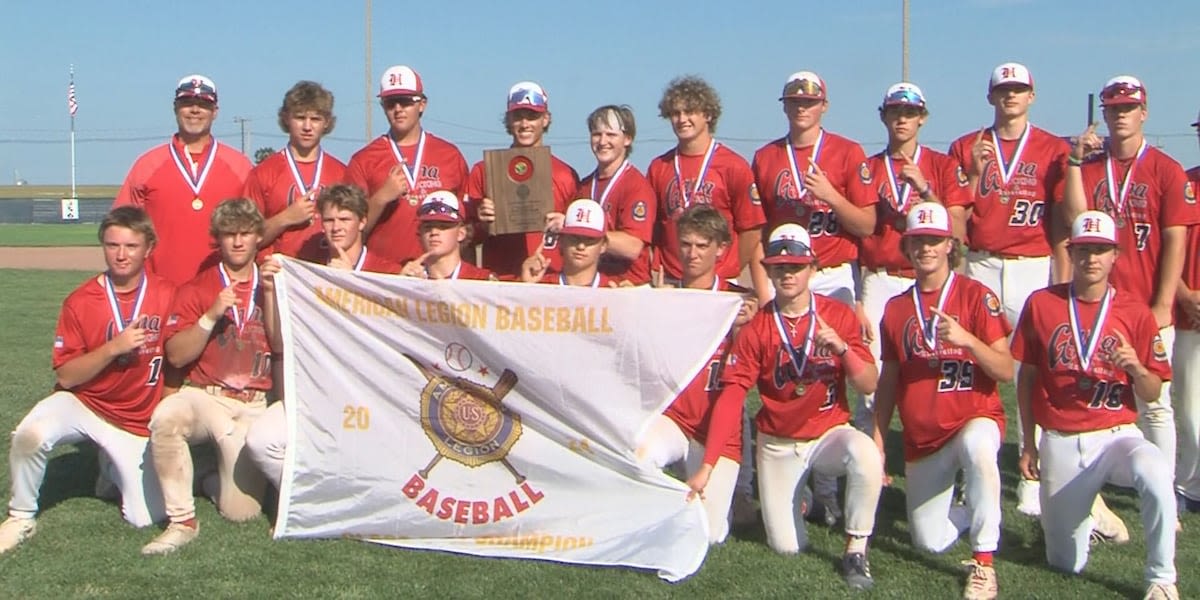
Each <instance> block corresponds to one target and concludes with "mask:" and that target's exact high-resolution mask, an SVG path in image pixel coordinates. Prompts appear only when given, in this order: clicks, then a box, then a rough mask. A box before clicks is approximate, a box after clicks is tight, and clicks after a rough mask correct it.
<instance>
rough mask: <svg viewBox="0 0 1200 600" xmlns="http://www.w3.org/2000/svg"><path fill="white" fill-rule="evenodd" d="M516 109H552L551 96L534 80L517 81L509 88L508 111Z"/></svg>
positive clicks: (540, 110) (537, 110)
mask: <svg viewBox="0 0 1200 600" xmlns="http://www.w3.org/2000/svg"><path fill="white" fill-rule="evenodd" d="M514 110H532V111H533V112H546V111H547V110H550V97H549V96H547V95H546V90H545V89H543V88H542V86H540V85H538V84H536V83H534V82H532V81H522V82H519V83H516V84H514V85H513V86H512V87H511V88H509V90H508V110H507V112H512V111H514Z"/></svg>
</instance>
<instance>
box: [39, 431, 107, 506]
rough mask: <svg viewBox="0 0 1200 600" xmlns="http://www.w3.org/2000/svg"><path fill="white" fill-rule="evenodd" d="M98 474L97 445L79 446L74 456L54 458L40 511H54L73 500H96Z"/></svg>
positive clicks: (47, 477)
mask: <svg viewBox="0 0 1200 600" xmlns="http://www.w3.org/2000/svg"><path fill="white" fill-rule="evenodd" d="M98 473H99V467H98V466H97V463H96V446H95V445H94V444H89V443H81V444H76V445H75V450H74V451H73V452H72V451H69V450H68V451H67V452H64V453H62V454H59V455H57V456H54V457H53V458H51V459H50V460H49V461H48V462H47V463H46V476H45V479H44V480H43V481H42V491H41V495H40V496H39V498H38V507H39V510H40V511H46V510H50V509H51V508H54V507H55V506H57V505H59V504H61V503H63V502H66V501H67V500H70V499H72V498H91V497H94V496H95V495H96V475H97V474H98Z"/></svg>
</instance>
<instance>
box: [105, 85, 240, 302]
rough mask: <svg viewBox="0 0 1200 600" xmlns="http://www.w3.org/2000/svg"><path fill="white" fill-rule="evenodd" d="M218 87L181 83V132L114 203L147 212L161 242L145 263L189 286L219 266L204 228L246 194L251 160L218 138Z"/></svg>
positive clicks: (128, 179)
mask: <svg viewBox="0 0 1200 600" xmlns="http://www.w3.org/2000/svg"><path fill="white" fill-rule="evenodd" d="M216 119H217V86H216V84H214V83H213V82H212V80H211V79H209V78H207V77H205V76H203V75H188V76H187V77H184V78H183V79H181V80H179V84H178V85H176V86H175V122H176V124H178V126H179V131H178V132H177V133H176V134H175V135H174V136H172V138H171V140H170V141H169V142H167V143H166V144H163V145H161V146H158V147H155V148H152V149H151V150H150V151H148V152H146V153H145V154H143V155H141V156H139V157H138V159H137V161H135V162H134V163H133V167H132V168H130V169H129V174H128V175H126V176H125V183H123V184H122V185H121V190H120V191H119V192H117V199H116V201H115V202H113V206H114V207H117V206H125V205H133V206H139V207H141V208H143V209H145V210H146V213H147V214H149V215H150V220H151V221H153V222H154V229H155V230H156V231H157V232H158V239H159V240H161V242H162V244H161V245H160V246H159V248H158V251H157V252H155V253H154V254H153V255H152V256H151V257H150V258H149V260H148V262H147V263H146V267H147V269H148V270H149V271H150V272H151V273H157V274H159V275H162V276H163V277H165V278H167V280H169V281H170V282H171V283H174V284H175V285H183V284H184V283H187V281H188V280H190V279H191V278H193V277H195V276H196V273H198V272H200V270H202V269H204V268H207V267H211V266H213V265H214V264H216V260H217V259H216V257H215V256H214V255H213V252H212V246H211V245H210V244H209V239H208V236H206V235H205V233H204V232H205V231H206V230H207V228H208V222H209V219H210V218H211V217H212V213H213V208H215V207H216V205H217V203H218V202H220V201H222V200H224V199H226V198H233V197H237V196H238V195H240V194H241V193H242V187H243V186H244V185H245V182H246V176H247V175H248V174H249V173H250V161H249V160H247V159H246V157H245V156H242V155H241V154H240V153H239V152H238V151H237V150H234V149H233V148H230V147H229V146H226V145H225V144H222V143H220V142H218V141H216V140H215V139H213V136H212V124H213V121H215V120H216Z"/></svg>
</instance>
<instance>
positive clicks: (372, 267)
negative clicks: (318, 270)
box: [309, 235, 401, 275]
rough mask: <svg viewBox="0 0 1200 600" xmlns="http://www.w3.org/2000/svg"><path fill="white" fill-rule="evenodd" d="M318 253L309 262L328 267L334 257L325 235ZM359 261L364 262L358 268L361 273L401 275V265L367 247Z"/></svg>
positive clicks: (319, 245) (319, 244) (364, 248)
mask: <svg viewBox="0 0 1200 600" xmlns="http://www.w3.org/2000/svg"><path fill="white" fill-rule="evenodd" d="M318 252H319V254H318V255H317V256H316V257H315V258H314V259H311V260H309V262H315V263H317V264H321V265H328V264H329V261H330V260H332V257H331V255H330V252H329V241H328V240H326V239H325V237H324V235H322V237H321V241H320V242H319V243H318ZM359 260H361V261H362V266H361V267H359V268H358V270H359V271H367V272H368V273H385V274H388V275H398V274H399V273H400V268H401V265H400V263H398V262H396V261H394V260H392V259H390V258H386V257H383V256H380V255H379V254H378V253H377V252H370V251H368V250H367V247H366V246H363V249H362V254H360V255H359Z"/></svg>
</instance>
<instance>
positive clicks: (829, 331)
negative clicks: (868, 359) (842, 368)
mask: <svg viewBox="0 0 1200 600" xmlns="http://www.w3.org/2000/svg"><path fill="white" fill-rule="evenodd" d="M813 316H814V317H815V318H816V319H817V331H816V332H815V333H814V334H813V343H815V344H816V346H817V348H824V349H826V350H828V351H829V352H830V353H832V354H835V355H838V356H841V355H842V354H844V353H845V352H846V351H847V350H849V349H850V345H849V344H847V343H846V341H845V340H843V339H842V336H840V335H838V332H837V330H835V329H834V328H832V327H830V326H829V323H826V322H825V319H822V318H821V315H813Z"/></svg>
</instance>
